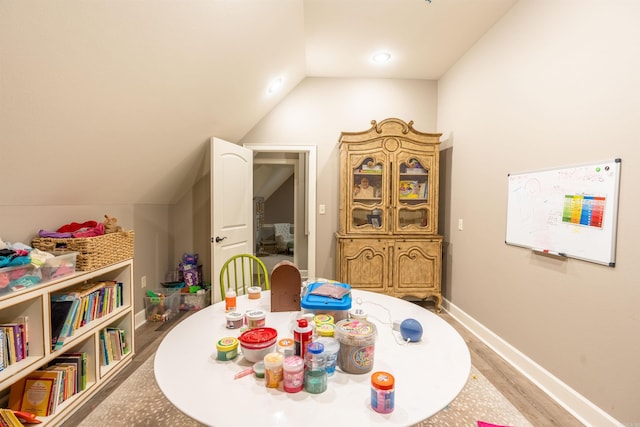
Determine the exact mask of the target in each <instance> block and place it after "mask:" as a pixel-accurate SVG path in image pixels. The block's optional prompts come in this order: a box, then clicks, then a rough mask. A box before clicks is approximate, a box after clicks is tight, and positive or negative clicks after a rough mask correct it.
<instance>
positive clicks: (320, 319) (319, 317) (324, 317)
mask: <svg viewBox="0 0 640 427" xmlns="http://www.w3.org/2000/svg"><path fill="white" fill-rule="evenodd" d="M313 321H314V322H316V326H317V325H322V324H323V323H331V324H333V323H334V322H333V316H332V315H330V314H316V315H315V317H314V318H313Z"/></svg>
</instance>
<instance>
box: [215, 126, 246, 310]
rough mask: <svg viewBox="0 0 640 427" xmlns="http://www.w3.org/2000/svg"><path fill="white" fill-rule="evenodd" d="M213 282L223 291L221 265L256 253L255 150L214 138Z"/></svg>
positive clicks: (216, 291) (218, 294) (216, 294)
mask: <svg viewBox="0 0 640 427" xmlns="http://www.w3.org/2000/svg"><path fill="white" fill-rule="evenodd" d="M211 234H212V236H211V282H212V288H213V295H212V298H213V301H212V302H218V301H220V299H221V295H220V269H221V268H222V265H223V264H224V263H225V261H227V260H228V259H229V258H230V257H232V256H233V255H237V254H242V253H249V254H253V253H254V251H253V248H254V245H253V151H251V150H249V149H247V148H244V147H241V146H240V145H237V144H233V143H231V142H227V141H224V140H222V139H218V138H211Z"/></svg>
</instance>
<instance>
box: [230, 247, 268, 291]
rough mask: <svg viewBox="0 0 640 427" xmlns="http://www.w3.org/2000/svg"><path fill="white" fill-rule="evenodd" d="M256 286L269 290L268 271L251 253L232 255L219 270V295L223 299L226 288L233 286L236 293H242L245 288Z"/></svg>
mask: <svg viewBox="0 0 640 427" xmlns="http://www.w3.org/2000/svg"><path fill="white" fill-rule="evenodd" d="M251 286H258V287H260V288H262V290H269V289H271V288H270V287H269V273H267V267H266V266H265V265H264V263H263V262H262V260H261V259H260V258H258V257H256V256H254V255H251V254H239V255H234V256H232V257H231V258H229V259H228V260H227V262H225V263H224V265H223V266H222V269H221V270H220V295H221V296H222V299H224V296H225V293H226V290H227V289H229V288H233V289H234V290H235V291H236V295H244V294H246V293H247V288H249V287H251Z"/></svg>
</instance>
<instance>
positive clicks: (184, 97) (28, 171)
mask: <svg viewBox="0 0 640 427" xmlns="http://www.w3.org/2000/svg"><path fill="white" fill-rule="evenodd" d="M516 1H517V0H491V1H488V2H477V1H474V0H446V1H445V0H434V1H433V2H431V3H429V2H426V1H424V0H394V1H390V0H349V1H343V0H260V1H255V0H182V1H172V0H138V1H127V0H93V1H84V0H58V1H55V2H42V1H36V0H24V1H17V0H0V150H1V151H0V158H1V159H2V165H3V175H4V176H10V177H12V178H13V179H14V180H16V181H11V182H9V183H7V184H6V185H3V186H0V204H3V205H12V206H16V205H90V204H107V205H109V204H172V203H175V202H176V201H177V200H179V199H180V197H181V196H182V195H183V193H184V192H185V191H187V190H188V189H190V188H191V186H192V185H193V183H194V182H195V181H196V179H197V177H198V176H201V174H202V171H203V170H207V169H208V165H207V164H205V159H206V153H207V145H208V142H209V139H210V138H211V137H212V136H216V137H219V138H222V139H226V140H229V141H234V142H235V141H239V140H241V138H242V137H243V136H244V135H245V134H246V133H247V132H249V131H250V130H251V129H252V127H253V126H254V125H255V124H256V123H257V122H258V121H259V120H260V119H261V118H262V117H264V116H265V115H266V114H267V113H268V112H269V111H271V110H272V109H273V108H274V106H276V105H277V104H278V103H279V102H280V101H281V100H282V99H283V98H284V97H285V96H286V95H287V94H288V93H289V92H290V91H291V90H292V89H293V88H294V87H296V85H298V84H299V83H300V82H301V81H302V80H303V79H304V78H305V77H307V76H310V77H318V76H320V77H359V78H374V77H375V78H380V77H384V78H400V79H407V78H411V79H437V78H439V77H440V76H441V75H442V73H444V72H445V71H446V70H447V69H448V68H449V67H450V66H451V64H452V63H453V62H455V60H456V59H457V58H459V57H460V56H461V55H462V54H464V52H466V51H467V50H468V49H469V48H470V47H471V46H472V45H473V44H474V43H475V42H476V41H477V40H478V38H479V37H480V36H481V35H482V34H484V33H485V32H486V31H487V29H488V28H490V27H491V26H492V25H493V24H494V23H495V22H496V21H497V20H498V19H499V18H500V17H501V16H502V15H503V14H504V13H505V12H506V11H507V10H508V9H509V8H510V7H511V6H512V5H513V4H514V3H515V2H516ZM383 48H384V49H390V50H393V51H394V52H397V55H396V58H397V59H396V60H395V62H393V63H392V64H390V66H389V67H386V68H385V67H372V66H371V63H370V62H369V58H370V55H371V53H372V52H373V51H374V50H379V49H383ZM280 76H282V77H283V78H284V87H283V90H282V91H281V92H279V93H278V94H277V95H274V96H270V95H269V94H268V93H267V86H268V85H269V83H270V82H272V81H273V80H274V79H276V78H277V77H280Z"/></svg>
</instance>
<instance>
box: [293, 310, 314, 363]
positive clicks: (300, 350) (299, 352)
mask: <svg viewBox="0 0 640 427" xmlns="http://www.w3.org/2000/svg"><path fill="white" fill-rule="evenodd" d="M297 322H298V324H297V325H296V326H295V327H294V328H293V341H294V343H295V355H296V356H300V357H302V358H303V359H304V354H305V352H306V350H307V345H309V343H310V342H311V337H312V336H313V330H312V329H311V326H309V323H308V322H307V319H304V318H302V319H298V320H297Z"/></svg>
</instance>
